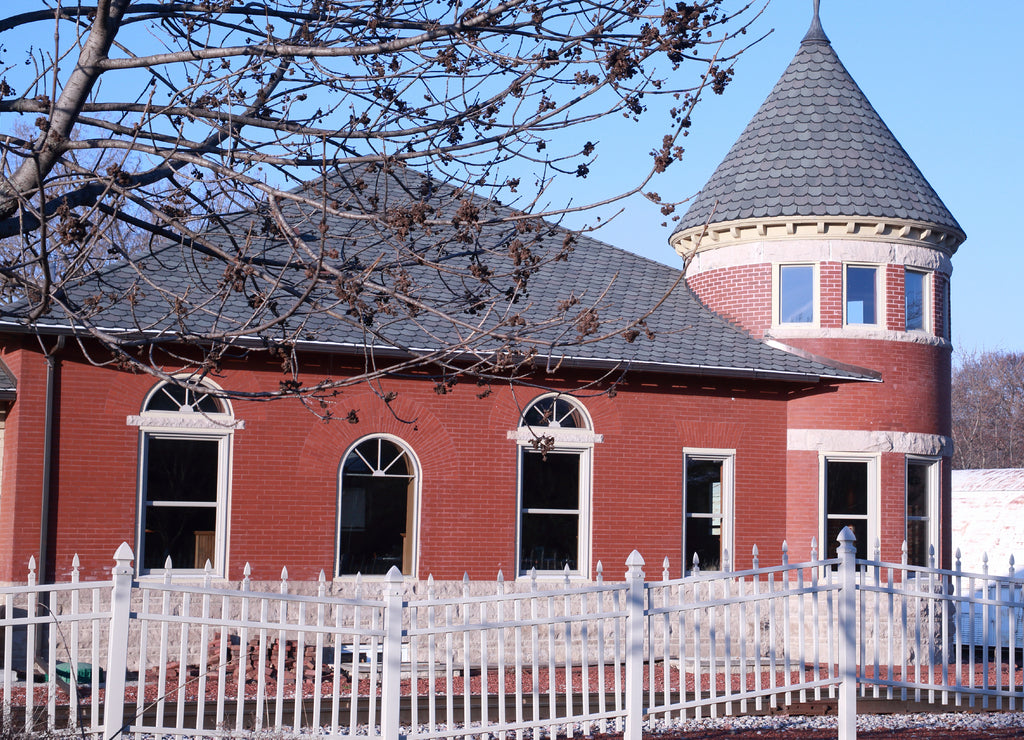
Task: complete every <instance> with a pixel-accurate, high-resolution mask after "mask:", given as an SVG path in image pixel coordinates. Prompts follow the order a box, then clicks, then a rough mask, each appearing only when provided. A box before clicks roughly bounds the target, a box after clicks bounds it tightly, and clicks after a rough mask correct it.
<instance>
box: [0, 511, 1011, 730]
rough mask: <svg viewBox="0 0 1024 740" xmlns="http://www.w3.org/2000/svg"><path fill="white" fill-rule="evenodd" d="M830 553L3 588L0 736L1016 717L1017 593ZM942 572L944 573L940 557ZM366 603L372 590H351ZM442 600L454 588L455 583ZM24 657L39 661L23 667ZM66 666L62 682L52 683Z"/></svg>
mask: <svg viewBox="0 0 1024 740" xmlns="http://www.w3.org/2000/svg"><path fill="white" fill-rule="evenodd" d="M852 540H853V535H852V533H850V532H849V530H844V532H843V534H841V535H840V548H839V556H838V557H837V558H834V559H819V558H817V556H816V553H814V552H812V558H811V560H810V561H808V562H804V563H797V564H791V563H789V562H788V560H787V557H786V553H785V551H784V552H783V555H782V563H781V565H778V566H772V567H766V568H761V567H758V563H757V553H756V549H755V554H754V563H753V567H752V568H751V569H749V570H743V571H735V570H731V569H729V567H728V563H726V564H725V569H724V570H723V571H721V572H714V573H700V572H696V573H695V574H693V575H691V576H688V577H686V578H681V579H670V578H668V565H667V563H666V564H665V565H664V572H663V574H662V575H663V580H660V581H649V582H648V581H645V575H644V572H643V570H642V568H643V566H644V562H643V559H642V558H641V557H640V555H639V554H638V553H636V552H634V553H633V554H632V555H631V556H630V558H629V559H628V560H627V561H626V572H625V580H624V581H623V582H617V583H606V582H605V581H604V579H603V577H602V575H601V573H600V568H599V574H598V578H597V579H596V581H594V582H586V583H580V582H572V581H571V580H569V579H568V578H566V579H565V580H564V581H561V580H560V581H559V582H557V583H550V582H549V583H544V582H542V581H541V582H539V581H538V579H537V578H535V577H534V578H531V579H524V580H522V581H516V582H511V583H505V582H504V581H502V580H501V579H500V577H499V580H498V581H496V582H495V583H494V584H492V585H493V588H489V589H487V590H488V591H490V593H489V594H487V595H481V594H480V589H479V588H477V589H470V584H469V583H468V579H467V580H466V581H464V584H463V587H462V589H461V593H458V594H455V595H450V594H442V595H439V594H438V593H437V592H438V590H440V589H436V588H435V587H434V584H433V582H432V581H428V582H427V584H425V585H426V589H425V593H422V594H421V593H416V594H414V595H411V596H410V595H408V594H406V593H404V592H405V589H406V584H405V583H404V582H403V579H402V576H401V575H400V574H399V573H398V571H397V570H392V572H391V573H390V574H389V575H388V577H387V578H386V580H385V581H384V583H383V584H381V585H382V588H381V589H380V590H381V593H380V594H379V595H374V596H373V597H364V596H363V595H362V594H358V595H357V597H356V598H335V597H330V596H328V595H327V594H326V590H327V589H326V583H325V581H324V579H323V577H321V581H320V586H319V593H318V594H316V595H309V596H302V595H296V594H292V593H289V587H288V583H287V581H286V580H282V581H281V586H280V588H279V589H278V590H277V592H258V591H254V590H251V588H250V582H249V578H248V568H247V569H246V579H245V580H243V582H242V584H241V587H240V588H220V587H215V586H214V585H213V584H212V583H211V579H210V578H206V579H204V581H203V582H202V583H192V584H188V583H184V584H183V583H174V582H172V581H171V579H170V577H169V576H168V577H165V578H164V579H163V580H151V579H140V580H135V579H134V578H133V569H132V559H133V554H132V552H131V550H130V548H129V547H128V546H127V545H122V546H121V548H119V549H118V551H117V553H116V554H115V566H114V568H113V577H112V579H111V580H107V581H96V582H80V581H79V579H78V577H77V561H76V568H75V570H74V572H73V573H72V577H71V581H70V582H69V583H64V584H56V585H53V584H47V585H39V584H36V583H35V582H34V581H35V577H34V574H33V573H32V572H31V570H30V575H29V581H28V584H27V585H26V586H18V587H11V588H4V589H0V604H2V606H3V612H2V615H0V645H2V647H3V655H2V662H3V674H2V679H3V686H2V700H3V709H2V711H3V721H4V723H6V724H8V725H10V724H11V723H21V722H24V723H25V727H26V728H32V727H39V726H46V727H48V728H49V729H52V730H64V729H69V730H75V729H78V730H82V729H84V731H85V732H87V733H90V734H92V735H94V736H96V737H99V738H106V739H112V738H114V737H115V736H116V735H117V734H119V733H122V732H123V733H128V734H134V735H135V736H136V737H141V736H142V734H143V733H146V734H155V735H157V736H160V735H178V736H191V737H199V736H204V737H205V736H211V737H213V736H224V735H237V734H243V733H247V732H251V731H256V732H262V731H270V732H273V733H274V734H280V735H292V734H300V733H312V732H318V733H322V734H330V735H331V736H348V735H353V734H355V733H356V731H357V728H362V731H365V732H368V733H369V735H370V736H378V737H383V738H387V739H388V740H392V739H395V740H397V738H399V737H400V736H405V737H407V738H410V740H419V739H422V740H427V739H428V738H441V737H466V738H469V737H477V736H478V737H489V736H497V737H499V738H502V739H505V738H511V737H512V736H515V738H517V740H522V739H523V738H524V737H526V736H527V734H528V733H531V734H532V735H533V736H534V737H536V736H537V735H538V733H539V734H547V735H549V736H550V737H554V736H555V735H556V734H567V735H573V734H577V735H589V734H592V733H593V732H602V733H603V732H623V733H624V735H625V737H626V738H627V740H639V738H640V737H641V734H642V732H643V731H644V729H645V728H647V727H650V726H651V723H652V722H654V721H656V720H669V721H672V720H682V719H686V718H689V717H699V716H702V715H717V714H720V713H724V714H735V713H744V712H748V711H757V710H762V711H763V710H765V709H767V708H769V707H776V706H780V705H789V704H792V703H799V702H808V701H812V702H813V701H822V700H838V712H839V726H840V729H839V737H840V738H842V739H843V740H850V739H852V738H854V737H855V736H856V712H857V701H858V698H873V699H901V700H908V699H910V700H914V701H924V702H931V703H935V704H941V705H949V706H954V707H960V706H971V707H973V706H975V704H976V702H977V703H980V705H981V706H984V707H989V706H990V705H991V706H992V707H993V708H1006V709H1016V708H1017V702H1018V701H1024V694H1022V689H1021V683H1022V682H1024V668H1022V666H1021V665H1020V662H1019V658H1020V651H1021V650H1022V648H1024V626H1022V621H1021V619H1022V610H1024V595H1022V591H1021V589H1022V586H1024V582H1021V581H1019V580H1017V579H1015V578H1014V577H1013V574H1012V564H1011V574H1010V575H1009V576H1001V577H997V576H992V575H989V574H987V573H981V574H969V573H965V572H962V571H961V570H960V568H959V565H957V567H955V568H954V569H953V570H943V569H939V568H934V567H931V568H921V567H911V566H908V565H907V564H906V562H905V560H906V558H905V557H904V562H902V563H885V562H881V561H880V559H879V558H878V556H877V548H876V555H875V557H874V558H873V559H868V560H860V559H856V558H855V554H854V548H853V544H852ZM958 562H959V561H958ZM368 590H369V589H368ZM457 590H458V589H457ZM39 656H44V657H39ZM72 666H73V667H74V668H72Z"/></svg>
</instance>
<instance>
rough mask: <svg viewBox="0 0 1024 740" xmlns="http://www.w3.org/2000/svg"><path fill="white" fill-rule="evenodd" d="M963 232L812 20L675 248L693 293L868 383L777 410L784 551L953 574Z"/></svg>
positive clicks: (750, 327) (800, 398) (756, 330)
mask: <svg viewBox="0 0 1024 740" xmlns="http://www.w3.org/2000/svg"><path fill="white" fill-rule="evenodd" d="M964 238H965V235H964V232H963V230H962V229H961V228H960V225H959V224H958V223H957V221H956V219H955V218H953V216H952V214H950V212H949V210H948V209H947V208H946V207H945V205H943V203H942V201H941V200H940V199H939V197H938V195H936V193H935V191H934V190H933V189H932V188H931V186H930V185H929V184H928V182H927V180H925V178H924V176H923V175H922V174H921V172H920V171H919V170H918V169H917V167H916V166H915V165H914V163H913V161H911V159H910V157H909V156H908V155H907V153H906V152H905V151H904V150H903V148H902V147H901V146H900V144H899V142H897V141H896V138H895V137H894V136H893V134H892V132H891V131H889V129H888V128H887V127H886V125H885V124H884V123H883V122H882V119H881V117H880V116H879V115H878V113H877V112H876V111H875V110H874V108H873V107H872V106H871V104H870V103H869V102H868V100H867V98H866V97H865V95H864V93H863V92H862V91H861V90H860V88H859V87H858V86H857V84H856V83H855V82H854V81H853V78H852V77H851V76H850V74H849V72H847V70H846V68H845V67H844V66H843V64H842V62H840V60H839V57H838V56H837V55H836V53H835V51H834V50H833V48H832V46H831V43H830V42H829V39H828V37H827V36H826V35H825V32H824V31H823V29H822V26H821V23H820V21H819V17H818V8H817V1H816V2H815V8H814V17H813V21H812V23H811V27H810V30H809V31H808V32H807V34H806V36H805V37H804V38H803V40H802V42H801V44H800V48H799V50H798V51H797V54H796V56H795V57H794V58H793V60H792V62H791V63H790V65H789V67H788V68H787V69H786V71H785V72H784V73H783V75H782V77H781V78H780V79H779V81H778V83H777V84H776V85H775V88H774V89H773V90H772V92H771V94H770V95H769V96H768V98H767V99H766V100H765V102H764V103H763V104H762V105H761V107H760V109H759V110H758V111H757V113H756V114H755V115H754V117H753V119H752V120H751V121H750V123H749V124H748V125H747V127H746V128H745V129H744V131H743V133H742V134H741V135H740V137H739V139H738V140H737V141H736V143H735V144H734V145H733V147H732V149H730V151H729V153H728V154H727V155H726V157H725V159H724V161H723V162H722V163H721V164H720V165H719V167H718V168H717V170H716V171H715V173H714V174H713V175H712V177H711V179H710V180H709V181H708V183H707V185H706V186H705V187H704V189H703V190H702V191H701V193H700V194H699V196H698V197H697V198H696V200H695V201H694V203H693V205H692V206H691V208H690V209H689V211H688V212H687V213H686V215H685V216H684V217H683V219H682V221H681V223H680V225H679V227H678V228H677V230H676V232H675V233H674V234H673V236H672V238H671V243H672V246H673V247H674V248H675V249H676V251H677V252H678V253H679V254H680V255H681V256H682V257H683V259H684V261H685V270H686V279H687V283H688V284H689V286H690V288H691V289H692V290H693V291H694V292H695V293H696V294H697V295H698V296H699V297H700V299H701V300H702V301H703V302H704V303H705V304H706V305H707V306H708V307H709V308H711V309H713V310H714V311H716V312H718V313H720V314H721V315H723V316H725V317H726V318H728V319H729V320H731V321H733V322H734V323H736V324H738V325H739V326H741V327H742V328H744V329H745V330H746V331H748V332H750V333H751V334H753V335H755V336H757V337H761V338H763V339H764V340H765V341H769V342H772V343H777V344H781V345H784V346H785V347H786V348H788V349H790V350H792V351H794V352H798V353H810V354H813V355H816V356H817V357H819V358H825V361H826V362H829V363H831V364H838V365H842V364H848V365H855V366H858V367H861V368H866V369H869V370H871V371H873V372H874V373H876V374H877V381H876V382H874V383H846V384H844V383H837V384H835V385H834V386H833V387H832V388H831V390H832V391H833V392H830V393H824V394H821V393H808V394H807V395H800V394H796V395H795V396H794V397H793V399H792V400H791V401H789V408H788V424H789V431H788V452H787V464H788V470H787V491H786V500H787V514H788V516H787V519H788V525H787V538H788V540H789V543H790V548H791V552H793V551H794V550H795V551H797V552H803V551H804V549H805V548H806V547H807V544H806V543H809V542H810V540H811V538H812V537H815V538H817V539H818V541H819V542H825V543H826V547H824V548H822V550H823V551H824V552H826V553H831V552H833V551H834V548H835V535H836V534H837V533H838V532H839V531H840V530H841V529H842V527H843V526H847V525H849V526H851V527H852V528H853V530H854V532H855V533H856V535H857V549H858V554H859V555H862V556H863V555H868V554H872V553H873V551H874V547H875V543H876V541H877V542H880V544H881V549H882V556H883V557H885V558H898V557H899V556H900V548H901V547H902V543H903V541H904V540H906V541H907V548H908V557H909V559H910V561H911V562H912V563H914V562H920V563H921V564H924V563H926V562H927V559H928V557H929V552H930V551H931V550H932V549H933V548H934V552H935V556H936V558H937V562H941V561H946V562H948V561H949V557H950V553H949V550H950V547H949V500H950V494H949V477H950V456H951V454H952V441H951V439H950V434H951V420H950V416H951V414H950V354H951V345H950V341H949V336H950V332H949V278H950V273H951V270H952V268H951V263H950V258H951V257H952V255H953V254H954V252H955V251H956V249H957V247H958V246H959V245H960V244H961V243H962V242H963V240H964Z"/></svg>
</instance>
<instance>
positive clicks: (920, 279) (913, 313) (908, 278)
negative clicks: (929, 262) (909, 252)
mask: <svg viewBox="0 0 1024 740" xmlns="http://www.w3.org/2000/svg"><path fill="white" fill-rule="evenodd" d="M927 277H928V276H927V275H926V274H925V273H923V272H918V271H917V270H907V271H906V273H905V280H904V296H905V302H906V317H907V327H906V328H907V331H929V330H930V327H929V322H928V304H929V301H928V282H927Z"/></svg>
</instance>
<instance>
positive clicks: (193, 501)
mask: <svg viewBox="0 0 1024 740" xmlns="http://www.w3.org/2000/svg"><path fill="white" fill-rule="evenodd" d="M214 392H215V389H214V388H212V387H210V386H206V385H205V384H202V385H199V386H193V387H186V386H182V385H178V384H176V383H161V384H160V385H158V386H157V387H156V388H154V389H153V391H151V392H150V394H149V396H148V397H147V399H146V401H145V403H144V404H143V409H142V414H140V415H139V416H133V417H129V418H128V423H129V424H131V425H133V426H138V427H140V429H141V432H142V434H141V455H140V467H141V475H140V476H139V481H140V487H141V490H140V493H139V524H138V527H139V529H138V540H139V548H138V552H139V553H140V554H141V557H140V559H139V571H140V573H152V572H155V571H161V570H163V569H164V568H165V566H166V564H167V562H168V559H169V560H170V563H171V567H172V568H174V570H175V571H185V572H188V571H192V572H198V571H200V570H203V569H204V568H205V567H206V564H207V562H209V564H210V566H211V567H212V568H213V570H214V571H215V572H217V573H223V572H224V551H225V539H226V538H225V531H224V529H225V525H224V516H225V509H226V499H227V488H228V478H229V475H228V471H229V461H230V452H231V437H232V432H233V431H234V430H235V429H238V428H241V424H240V423H238V422H235V420H234V419H233V417H232V415H231V411H230V408H229V407H228V405H227V403H226V402H225V401H223V400H222V399H219V398H217V397H215V396H214V395H213V393H214Z"/></svg>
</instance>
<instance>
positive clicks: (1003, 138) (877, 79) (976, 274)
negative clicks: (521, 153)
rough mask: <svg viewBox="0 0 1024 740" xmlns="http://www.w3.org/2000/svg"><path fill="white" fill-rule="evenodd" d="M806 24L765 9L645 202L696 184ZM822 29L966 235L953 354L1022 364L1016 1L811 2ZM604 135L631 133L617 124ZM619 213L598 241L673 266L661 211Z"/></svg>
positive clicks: (958, 271) (955, 297) (644, 207)
mask: <svg viewBox="0 0 1024 740" xmlns="http://www.w3.org/2000/svg"><path fill="white" fill-rule="evenodd" d="M810 18H811V0H773V2H772V3H771V4H770V6H769V7H768V9H767V10H766V11H765V13H764V15H763V16H762V18H761V19H760V20H759V21H758V22H757V24H756V26H755V29H759V30H760V32H761V33H763V32H765V31H768V30H769V29H774V32H773V33H772V34H771V35H770V36H769V37H768V38H767V39H765V40H764V41H762V42H761V43H760V44H758V45H757V46H755V47H754V48H752V49H750V50H749V51H748V52H747V53H746V55H745V56H744V57H743V58H742V59H741V60H740V61H739V62H738V63H737V67H736V77H735V80H734V82H733V83H732V84H731V85H730V86H729V88H728V89H727V91H726V94H725V95H724V96H722V97H719V96H711V97H709V98H707V100H706V101H705V102H704V103H702V104H701V108H700V109H699V111H698V113H697V115H696V116H695V120H694V125H693V127H692V129H691V132H690V135H689V136H688V137H687V139H686V140H685V143H686V147H687V153H686V157H685V159H684V160H683V161H682V162H680V163H677V164H675V165H673V166H672V167H671V168H670V169H669V170H668V172H667V173H665V174H664V175H662V176H660V178H659V179H657V180H656V181H655V182H654V183H652V185H651V189H652V190H655V191H657V192H659V193H660V194H661V195H662V197H663V198H666V199H667V198H669V197H672V198H683V197H686V196H687V195H691V194H693V193H695V192H697V191H698V190H699V189H700V188H701V187H702V186H703V184H704V183H705V182H706V181H707V179H708V178H709V177H710V176H711V173H712V172H713V171H714V169H715V167H716V166H717V165H718V163H719V162H720V161H721V160H722V159H723V158H724V157H725V154H726V152H727V151H728V150H729V147H730V146H732V143H733V142H734V141H735V140H736V138H737V137H738V136H739V134H740V132H741V131H742V130H743V127H744V126H745V125H746V124H747V122H748V121H749V120H750V118H751V117H752V116H753V115H754V113H755V112H756V110H757V108H758V107H759V106H760V105H761V103H762V102H763V100H764V98H765V97H766V96H767V95H768V93H769V92H770V91H771V89H772V87H773V86H774V85H775V82H776V81H777V80H778V78H779V76H780V75H781V74H782V72H783V71H784V70H785V68H786V66H787V65H788V64H789V61H790V60H791V59H792V58H793V55H794V54H795V53H796V51H797V47H798V46H799V43H800V39H801V38H802V37H803V35H804V33H805V32H806V31H807V27H808V25H809V23H810ZM821 20H822V25H823V26H824V29H825V32H826V33H827V34H828V36H829V38H830V39H831V41H832V46H833V48H834V49H835V50H836V52H837V53H838V54H839V57H840V59H842V60H843V63H844V64H845V65H846V67H847V69H848V70H849V71H850V74H851V75H852V76H853V78H854V79H855V80H856V81H857V83H858V84H859V85H860V87H861V89H862V90H864V92H865V94H866V95H867V97H868V99H869V100H870V101H871V103H872V104H873V105H874V107H875V109H876V110H877V111H878V112H879V114H880V115H881V116H882V119H883V120H884V121H885V122H886V124H887V125H888V126H889V128H890V129H891V130H892V131H893V133H894V134H895V135H896V138H897V139H898V140H899V141H900V143H901V144H902V145H903V147H904V149H906V150H907V152H908V153H909V154H910V156H911V157H912V158H913V160H914V161H915V162H916V164H917V166H918V167H919V168H920V169H921V171H922V172H923V173H924V175H925V177H926V178H927V179H928V181H929V182H930V183H931V185H932V187H933V188H934V189H935V190H936V192H937V193H938V194H939V196H940V197H941V198H942V199H943V201H944V202H945V204H946V205H947V207H948V208H949V209H950V211H952V213H953V215H954V216H955V217H956V218H957V220H958V221H959V222H960V224H961V226H962V227H963V228H964V230H965V231H966V232H967V241H966V242H965V243H964V244H963V245H962V246H961V247H960V249H959V250H958V252H957V254H956V255H955V256H954V258H953V265H954V271H953V282H952V291H953V293H952V301H953V340H954V343H955V345H956V346H957V348H958V349H961V350H968V351H975V350H977V351H981V350H1005V351H1016V352H1024V285H1022V282H1021V280H1022V277H1024V244H1022V235H1021V233H1020V228H1019V227H1018V226H1015V224H1016V222H1017V218H1016V216H1017V214H1018V212H1019V211H1020V210H1021V209H1022V208H1024V204H1022V202H1021V201H1022V196H1024V188H1022V187H1021V184H1020V183H1021V178H1022V177H1024V155H1022V146H1024V141H1022V139H1024V136H1022V131H1024V124H1022V118H1024V44H1022V42H1021V38H1020V34H1021V31H1022V29H1024V1H1022V0H990V1H988V2H985V3H977V4H975V3H962V2H953V1H952V0H821ZM758 35H760V34H759V33H757V32H756V31H755V33H753V34H752V35H751V36H752V37H756V36H758ZM612 136H613V137H622V136H626V137H628V136H629V131H628V129H623V128H622V127H621V125H620V126H618V127H616V131H615V132H614V133H613V134H612ZM602 143H603V142H602ZM600 150H601V147H599V151H600ZM621 166H623V167H629V162H622V163H621ZM595 171H599V172H602V173H606V172H607V169H605V168H595ZM626 208H627V211H626V213H624V214H623V215H622V216H620V217H618V218H616V219H614V220H613V221H612V222H611V223H609V224H607V225H606V226H605V227H603V228H601V229H600V230H599V231H598V233H597V234H596V236H597V237H598V238H599V239H602V240H603V241H607V242H610V243H612V244H615V245H616V246H619V247H623V248H625V249H629V250H630V251H634V252H637V253H640V254H643V255H645V256H647V257H650V258H652V259H656V260H659V261H661V262H665V263H667V264H671V265H675V264H678V258H677V257H676V255H675V253H674V252H673V251H672V249H671V248H670V247H669V246H668V244H667V238H668V235H669V234H670V233H671V225H670V226H669V227H667V228H663V227H661V226H660V224H661V222H662V221H664V220H665V219H664V217H663V216H661V214H660V213H659V212H658V209H657V208H656V207H654V206H653V205H651V204H649V203H648V202H647V201H646V200H644V199H643V198H635V199H633V200H631V201H629V202H628V204H627V205H626ZM684 210H685V207H684ZM571 223H572V224H573V225H579V224H580V223H582V219H579V218H576V219H572V220H571Z"/></svg>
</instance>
